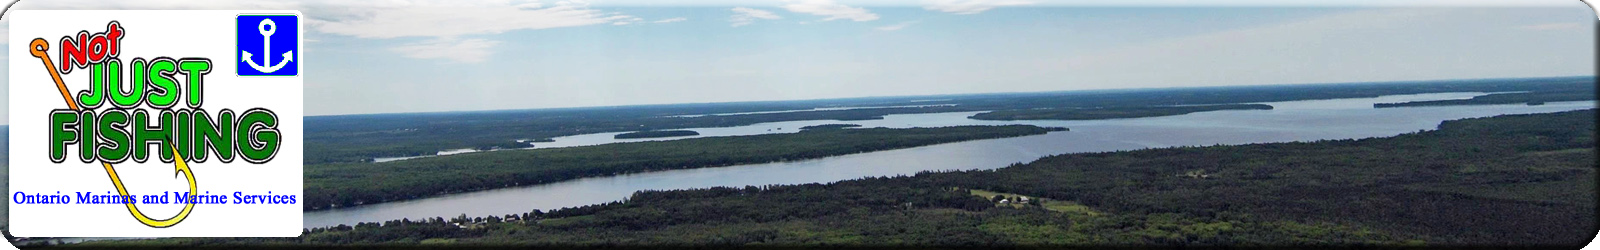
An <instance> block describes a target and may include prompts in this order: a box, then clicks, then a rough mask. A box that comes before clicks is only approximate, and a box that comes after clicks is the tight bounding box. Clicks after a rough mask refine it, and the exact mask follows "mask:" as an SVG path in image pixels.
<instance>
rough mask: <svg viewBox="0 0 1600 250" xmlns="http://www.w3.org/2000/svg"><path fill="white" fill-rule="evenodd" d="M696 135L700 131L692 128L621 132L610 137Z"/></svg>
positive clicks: (632, 137)
mask: <svg viewBox="0 0 1600 250" xmlns="http://www.w3.org/2000/svg"><path fill="white" fill-rule="evenodd" d="M696 135H700V132H694V131H693V130H650V131H639V132H629V133H621V134H617V135H616V136H612V138H616V139H640V138H662V137H680V136H696Z"/></svg>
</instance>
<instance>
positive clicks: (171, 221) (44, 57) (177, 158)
mask: <svg viewBox="0 0 1600 250" xmlns="http://www.w3.org/2000/svg"><path fill="white" fill-rule="evenodd" d="M28 47H29V48H31V50H30V51H29V52H30V53H32V54H33V57H37V58H39V60H40V61H41V62H44V69H45V71H50V78H51V79H52V80H55V82H56V90H60V91H61V99H62V100H64V101H67V107H71V108H72V110H74V111H78V110H80V108H79V107H78V102H77V101H73V100H72V94H71V93H72V92H71V91H69V90H67V84H66V83H63V82H62V81H61V73H58V72H56V70H55V68H54V66H53V65H55V64H54V63H51V62H50V54H49V52H48V51H50V42H47V41H45V40H44V38H34V39H33V42H31V43H29V44H28ZM167 142H168V143H164V144H167V147H168V148H170V149H172V156H173V157H172V158H173V163H175V166H174V167H175V168H176V171H177V172H174V173H173V174H172V175H173V176H172V177H173V178H177V177H178V176H177V175H178V174H179V173H182V174H183V176H184V178H187V179H188V180H189V195H196V193H197V191H199V189H198V188H196V187H195V182H194V171H193V170H190V169H189V164H188V163H186V162H184V161H183V155H182V154H179V152H178V146H177V145H173V144H172V143H171V142H172V140H171V137H168V138H167ZM100 166H102V167H105V169H106V175H107V176H110V177H111V185H114V186H116V187H117V193H118V194H121V195H122V197H130V196H129V195H128V189H127V188H125V187H123V186H122V179H121V178H118V177H117V170H116V169H115V168H113V167H111V163H107V162H105V160H101V161H100ZM184 200H188V199H184ZM185 203H188V204H185V205H184V206H183V211H182V212H178V214H177V215H174V216H172V217H171V218H166V219H152V218H150V217H149V216H145V215H144V213H143V212H139V208H138V207H136V206H134V203H133V201H131V200H124V201H123V204H124V205H127V206H128V213H129V214H133V218H134V219H139V223H144V225H146V226H150V227H154V228H166V227H171V226H173V225H177V224H178V222H183V219H185V218H188V217H189V212H190V211H194V205H195V203H194V202H185Z"/></svg>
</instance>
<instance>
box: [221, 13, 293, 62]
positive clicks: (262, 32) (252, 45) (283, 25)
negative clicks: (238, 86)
mask: <svg viewBox="0 0 1600 250" xmlns="http://www.w3.org/2000/svg"><path fill="white" fill-rule="evenodd" d="M236 26H238V29H237V30H235V32H236V33H237V34H238V40H237V41H238V43H239V47H238V49H239V53H238V55H239V60H238V61H239V75H240V76H296V75H299V74H300V63H299V61H300V60H298V59H299V56H300V18H299V17H298V16H294V15H239V18H238V24H236Z"/></svg>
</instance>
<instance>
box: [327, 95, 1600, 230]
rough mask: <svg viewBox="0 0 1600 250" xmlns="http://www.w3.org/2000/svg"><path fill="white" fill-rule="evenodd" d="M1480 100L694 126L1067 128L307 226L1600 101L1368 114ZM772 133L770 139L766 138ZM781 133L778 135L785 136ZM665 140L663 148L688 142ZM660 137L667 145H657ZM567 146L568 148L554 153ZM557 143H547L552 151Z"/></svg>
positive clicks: (989, 163) (537, 191)
mask: <svg viewBox="0 0 1600 250" xmlns="http://www.w3.org/2000/svg"><path fill="white" fill-rule="evenodd" d="M1482 94H1484V93H1435V94H1420V95H1399V96H1383V97H1377V98H1355V99H1333V100H1313V101H1291V102H1270V103H1264V104H1269V105H1272V106H1274V107H1275V109H1273V110H1228V111H1213V112H1201V113H1193V114H1187V115H1178V116H1166V117H1150V118H1130V119H1109V120H1087V121H982V120H973V119H967V117H968V116H971V115H973V114H976V113H980V112H955V113H932V114H905V115H889V116H885V117H884V119H882V120H868V121H848V122H841V121H832V120H819V121H792V122H776V123H762V124H754V125H749V126H740V127H728V128H694V129H689V130H694V131H697V132H700V133H701V134H702V136H697V137H705V136H730V135H753V134H764V133H792V132H797V130H798V129H799V127H802V126H809V125H819V124H831V123H848V124H860V125H862V126H863V127H890V128H907V127H939V126H956V125H1004V124H1031V125H1038V126H1051V127H1068V128H1071V131H1065V132H1051V133H1048V134H1044V135H1035V136H1025V137H1015V138H1005V139H991V140H978V141H966V142H956V143H946V144H939V145H932V146H925V147H917V148H908V149H898V150H888V151H878V152H870V153H862V154H853V155H844V156H834V157H826V158H820V159H812V160H803V161H791V162H775V163H765V164H750V165H740V166H731V167H718V168H700V169H685V170H669V171H659V172H649V173H638V174H627V175H620V176H608V177H594V178H584V179H577V180H571V181H564V182H557V183H551V184H543V185H536V186H526V187H513V188H504V189H496V190H487V191H478V192H470V193H461V194H451V195H444V196H439V197H433V198H425V199H417V200H410V201H399V202H388V203H380V204H371V205H364V206H356V207H349V208H340V209H331V210H320V211H311V212H306V213H305V218H304V220H305V226H306V227H322V226H332V225H338V224H347V225H353V224H355V223H357V222H375V221H385V220H394V219H400V218H413V219H415V218H431V217H445V218H450V217H454V216H458V215H461V214H466V215H468V216H486V215H505V214H514V213H524V212H529V211H531V210H532V209H542V210H550V209H555V208H562V207H573V206H582V205H589V204H598V203H606V202H611V201H616V200H620V199H623V198H626V197H627V196H628V195H630V194H632V193H633V192H634V191H638V190H671V189H686V188H704V187H715V186H736V187H737V186H745V185H758V186H759V185H767V184H801V183H828V182H834V181H840V180H848V179H857V178H861V177H868V176H893V175H910V174H914V173H916V172H920V171H924V170H966V169H994V168H1000V167H1004V166H1006V165H1009V164H1011V163H1019V162H1028V161H1032V160H1034V159H1038V158H1039V157H1043V156H1048V155H1055V154H1063V153H1078V152H1105V151H1116V150H1133V149H1143V148H1153V147H1172V146H1204V145H1216V144H1248V143H1262V142H1288V141H1314V140H1322V139H1351V138H1367V137H1384V136H1394V135H1398V134H1401V133H1406V132H1416V131H1419V130H1428V129H1434V128H1435V127H1436V126H1438V124H1439V122H1441V121H1445V120H1454V119H1461V118H1470V117H1487V116H1495V115H1502V114H1525V113H1547V112H1557V111H1567V110H1577V109H1588V108H1595V102H1588V101H1585V102H1558V103H1548V104H1545V105H1540V106H1528V105H1521V104H1518V105H1479V106H1438V107H1408V108H1385V109H1375V108H1372V104H1373V103H1384V102H1406V101H1419V100H1440V99H1464V98H1471V97H1472V96H1477V95H1482ZM769 130H770V131H769ZM780 131H781V132H780ZM613 134H615V133H603V134H592V135H578V136H570V137H563V138H558V139H557V140H556V143H558V145H567V146H580V145H595V144H603V143H616V142H626V141H633V140H616V139H611V135H613ZM681 138H682V137H680V138H665V139H669V140H670V139H681ZM653 139H657V140H661V139H663V138H653ZM559 143H567V144H559ZM545 144H551V143H545Z"/></svg>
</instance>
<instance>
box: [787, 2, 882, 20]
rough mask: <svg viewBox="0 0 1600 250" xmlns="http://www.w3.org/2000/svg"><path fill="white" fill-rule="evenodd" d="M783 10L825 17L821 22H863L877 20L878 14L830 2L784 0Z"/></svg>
mask: <svg viewBox="0 0 1600 250" xmlns="http://www.w3.org/2000/svg"><path fill="white" fill-rule="evenodd" d="M784 2H786V3H789V4H784V5H783V9H786V10H789V11H790V12H795V13H805V14H812V15H818V16H827V18H823V19H822V20H823V21H832V20H838V19H850V20H851V21H857V22H865V21H872V20H878V14H873V13H872V12H871V11H867V9H862V8H857V7H850V6H845V5H843V4H838V3H834V2H833V1H832V0H785V1H784Z"/></svg>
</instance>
